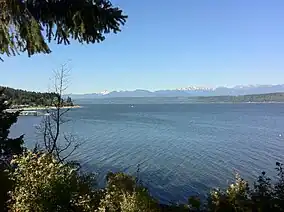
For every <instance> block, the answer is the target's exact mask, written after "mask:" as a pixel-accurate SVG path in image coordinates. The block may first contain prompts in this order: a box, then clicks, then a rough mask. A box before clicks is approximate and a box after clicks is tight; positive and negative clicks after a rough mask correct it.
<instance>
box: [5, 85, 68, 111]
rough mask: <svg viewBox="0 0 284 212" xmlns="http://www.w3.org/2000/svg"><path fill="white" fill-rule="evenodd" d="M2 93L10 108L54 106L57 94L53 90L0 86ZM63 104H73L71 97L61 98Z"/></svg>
mask: <svg viewBox="0 0 284 212" xmlns="http://www.w3.org/2000/svg"><path fill="white" fill-rule="evenodd" d="M0 90H3V95H5V97H6V99H7V101H8V102H9V103H10V104H11V108H13V107H19V106H33V107H35V106H54V105H55V104H56V102H57V99H58V94H57V93H55V92H50V93H48V92H45V93H41V92H34V91H26V90H21V89H14V88H9V87H1V86H0ZM62 104H63V106H73V101H72V99H71V97H69V96H68V97H67V98H66V99H62Z"/></svg>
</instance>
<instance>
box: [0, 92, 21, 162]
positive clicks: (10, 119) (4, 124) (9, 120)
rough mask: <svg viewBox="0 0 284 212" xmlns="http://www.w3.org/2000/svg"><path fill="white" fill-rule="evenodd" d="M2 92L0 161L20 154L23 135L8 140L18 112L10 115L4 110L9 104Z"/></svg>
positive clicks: (0, 93) (0, 106)
mask: <svg viewBox="0 0 284 212" xmlns="http://www.w3.org/2000/svg"><path fill="white" fill-rule="evenodd" d="M3 92H4V90H3V89H2V90H0V160H1V161H5V160H6V159H7V158H9V157H10V156H11V155H12V154H19V153H21V152H22V150H23V147H22V144H23V135H22V136H20V137H18V138H8V136H9V133H10V130H9V129H10V127H11V126H12V125H13V124H14V123H16V122H17V117H18V115H19V112H16V113H10V112H7V111H6V109H8V108H9V106H10V104H9V103H8V102H7V100H6V98H5V97H4V96H3Z"/></svg>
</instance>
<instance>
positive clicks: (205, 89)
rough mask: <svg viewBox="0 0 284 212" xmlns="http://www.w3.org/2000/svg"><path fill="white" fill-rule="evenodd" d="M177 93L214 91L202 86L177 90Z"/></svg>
mask: <svg viewBox="0 0 284 212" xmlns="http://www.w3.org/2000/svg"><path fill="white" fill-rule="evenodd" d="M176 90H178V91H202V90H203V91H210V90H214V89H213V88H209V87H204V86H187V87H185V88H177V89H176Z"/></svg>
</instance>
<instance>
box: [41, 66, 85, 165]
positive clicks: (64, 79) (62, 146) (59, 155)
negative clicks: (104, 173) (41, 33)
mask: <svg viewBox="0 0 284 212" xmlns="http://www.w3.org/2000/svg"><path fill="white" fill-rule="evenodd" d="M69 73H70V69H69V68H68V67H67V64H63V65H61V67H60V69H58V70H55V71H54V78H53V80H54V82H53V93H54V94H55V97H54V99H53V100H52V102H50V105H54V107H55V109H53V108H52V109H47V111H46V112H47V114H48V115H47V116H45V117H44V118H43V122H42V124H41V125H40V126H39V128H38V130H40V132H41V133H42V134H43V141H44V146H43V150H44V151H46V152H48V153H49V154H53V155H54V156H55V157H56V159H57V160H58V161H60V162H63V161H64V160H65V159H66V158H68V157H69V156H70V155H71V154H72V153H73V152H74V151H75V150H76V149H77V148H78V146H79V144H80V143H79V142H78V141H76V139H75V138H74V136H72V135H70V134H69V135H68V134H66V133H63V134H62V132H61V130H60V127H61V125H62V124H64V123H65V122H66V121H67V120H66V119H65V117H64V115H65V114H66V113H67V112H68V111H69V110H70V108H64V106H65V101H64V99H63V95H64V92H65V90H66V89H67V87H68V83H69V82H68V77H69ZM66 102H69V103H72V100H71V98H70V97H69V98H67V101H66ZM62 135H63V137H62ZM37 148H40V146H38V147H37Z"/></svg>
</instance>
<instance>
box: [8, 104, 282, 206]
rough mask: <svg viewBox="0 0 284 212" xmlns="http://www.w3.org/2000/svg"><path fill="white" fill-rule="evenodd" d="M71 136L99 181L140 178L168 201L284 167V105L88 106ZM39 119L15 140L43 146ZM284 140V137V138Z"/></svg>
mask: <svg viewBox="0 0 284 212" xmlns="http://www.w3.org/2000/svg"><path fill="white" fill-rule="evenodd" d="M69 119H70V122H68V124H67V125H66V126H63V131H64V132H67V131H68V132H72V133H73V134H74V135H75V136H76V138H77V139H78V140H80V141H81V142H83V144H82V145H81V146H80V148H79V149H78V151H77V152H76V154H75V155H74V156H73V158H74V159H76V160H78V161H80V162H81V163H82V164H83V166H84V167H85V168H86V169H88V170H89V171H95V172H97V173H98V174H99V175H98V179H99V181H100V182H102V181H103V177H104V176H105V174H106V173H107V172H108V171H125V172H127V173H130V174H135V173H136V170H137V165H138V164H140V177H141V179H142V181H143V182H144V183H145V184H146V185H147V186H148V187H149V188H150V191H151V193H152V194H153V195H154V196H155V197H156V198H159V199H160V200H161V201H162V202H169V201H173V202H176V201H182V202H183V201H186V200H187V197H188V196H189V195H195V194H201V195H204V194H206V193H207V192H208V191H209V190H210V188H213V187H217V186H221V187H223V186H226V185H227V183H228V182H230V181H231V180H232V179H233V178H234V173H235V172H238V173H240V174H241V175H242V177H244V178H245V179H247V180H250V181H251V180H255V179H256V177H257V176H258V175H259V174H260V172H261V171H263V170H265V171H267V172H268V173H269V174H275V171H274V167H275V162H276V161H281V162H284V156H283V151H284V105H283V104H122V103H121V104H90V103H89V104H84V105H83V108H79V109H73V110H72V111H70V112H69ZM39 122H40V117H20V118H19V121H18V123H17V124H16V125H14V126H13V129H12V134H13V135H19V134H21V133H24V134H25V140H26V145H27V146H30V147H31V146H33V144H34V141H35V140H37V141H40V139H41V138H40V137H38V135H36V134H35V127H34V125H36V124H38V123H39ZM281 135H283V136H281Z"/></svg>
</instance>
